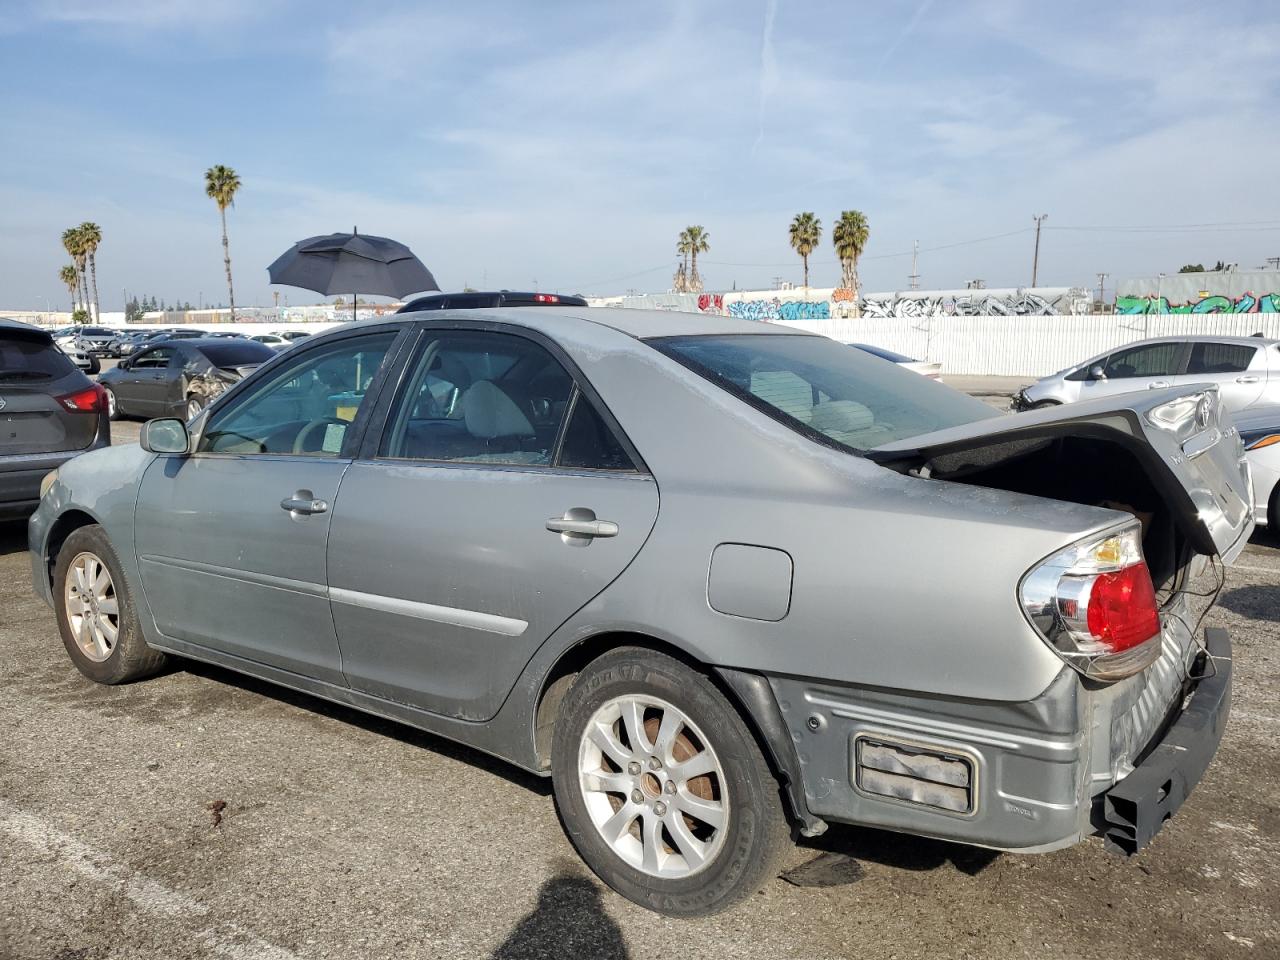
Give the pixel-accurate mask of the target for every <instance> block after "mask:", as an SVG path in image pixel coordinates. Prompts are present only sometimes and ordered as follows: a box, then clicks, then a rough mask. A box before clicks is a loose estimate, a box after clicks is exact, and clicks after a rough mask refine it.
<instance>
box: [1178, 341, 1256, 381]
mask: <svg viewBox="0 0 1280 960" xmlns="http://www.w3.org/2000/svg"><path fill="white" fill-rule="evenodd" d="M1257 352H1258V348H1257V347H1250V346H1248V345H1246V344H1242V343H1196V344H1193V345H1192V347H1191V361H1190V362H1189V363H1188V364H1187V373H1189V374H1196V373H1241V372H1243V371H1245V370H1248V369H1249V364H1251V363H1252V362H1253V355H1254V354H1255V353H1257Z"/></svg>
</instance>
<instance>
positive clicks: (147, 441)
mask: <svg viewBox="0 0 1280 960" xmlns="http://www.w3.org/2000/svg"><path fill="white" fill-rule="evenodd" d="M138 443H139V444H140V445H141V446H142V449H143V450H146V451H147V453H180V454H181V453H186V452H187V450H188V449H189V448H190V446H191V438H190V437H189V436H188V435H187V425H186V424H185V423H183V422H182V421H181V420H179V419H178V418H177V417H165V418H164V419H162V420H148V421H147V422H146V423H144V424H143V425H142V432H141V433H140V434H139V435H138Z"/></svg>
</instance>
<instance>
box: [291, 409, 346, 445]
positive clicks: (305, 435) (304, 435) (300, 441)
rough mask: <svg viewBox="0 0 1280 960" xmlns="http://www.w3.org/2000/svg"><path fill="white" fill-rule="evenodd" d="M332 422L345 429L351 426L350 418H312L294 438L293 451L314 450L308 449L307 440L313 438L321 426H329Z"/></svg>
mask: <svg viewBox="0 0 1280 960" xmlns="http://www.w3.org/2000/svg"><path fill="white" fill-rule="evenodd" d="M331 423H332V424H337V425H338V426H340V427H342V428H343V429H344V430H345V429H346V428H347V427H349V426H351V421H350V420H343V419H342V418H341V417H320V418H319V419H318V420H312V421H311V422H309V423H308V424H307V425H306V426H304V427H303V428H302V429H301V430H299V431H298V435H297V436H296V437H294V438H293V452H294V453H310V452H312V451H309V450H307V441H308V440H310V439H311V435H312V434H313V433H315V432H316V431H317V430H319V429H320V428H321V427H327V426H328V425H329V424H331Z"/></svg>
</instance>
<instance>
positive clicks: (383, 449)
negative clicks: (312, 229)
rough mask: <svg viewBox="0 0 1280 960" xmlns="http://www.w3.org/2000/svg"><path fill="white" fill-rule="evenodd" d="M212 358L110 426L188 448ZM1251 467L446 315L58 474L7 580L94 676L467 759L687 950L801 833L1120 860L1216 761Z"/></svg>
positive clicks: (1153, 444)
mask: <svg viewBox="0 0 1280 960" xmlns="http://www.w3.org/2000/svg"><path fill="white" fill-rule="evenodd" d="M232 346H235V347H243V346H247V345H243V344H235V343H232V342H229V341H221V340H212V339H208V338H205V339H199V340H194V339H193V340H187V341H173V342H172V343H165V344H161V345H157V346H154V347H151V348H148V350H147V352H146V354H141V353H140V354H139V357H138V359H144V358H145V356H146V355H148V354H151V353H152V352H154V351H170V352H171V355H170V356H169V358H168V359H167V360H166V361H165V363H164V365H163V367H157V368H152V367H150V366H148V365H146V364H141V365H138V364H133V363H131V364H129V365H127V366H126V367H125V369H124V371H123V373H117V374H116V375H115V376H113V375H112V374H108V375H106V376H105V377H104V386H105V387H106V388H107V389H108V390H111V391H113V392H114V391H118V390H121V389H123V385H124V383H125V382H126V378H127V377H128V376H129V375H136V376H137V377H138V378H139V383H138V384H137V386H136V389H137V390H138V391H139V393H138V394H137V397H138V399H137V400H131V401H129V402H135V403H139V404H140V403H142V402H144V400H143V392H145V391H147V390H150V389H154V390H155V391H156V392H155V393H154V394H149V396H150V397H151V399H150V401H148V402H150V403H151V404H153V406H151V407H149V408H148V409H147V410H146V411H143V410H142V408H141V406H138V407H136V409H138V410H139V412H146V413H152V412H156V413H160V412H162V411H165V410H166V409H168V410H173V411H179V410H180V411H181V412H182V413H183V414H186V413H190V412H192V411H191V410H190V409H189V408H185V407H183V406H182V405H181V404H182V401H184V400H187V399H188V398H189V394H187V393H186V392H185V391H186V386H185V385H189V384H190V383H191V382H192V380H191V378H190V377H189V375H188V374H187V373H186V369H187V366H188V364H189V363H190V362H191V360H190V354H193V353H200V354H202V355H203V357H204V359H205V360H206V361H207V362H208V363H209V365H210V368H212V369H213V370H214V371H215V375H216V376H221V375H222V374H223V373H225V372H226V371H227V370H228V366H227V364H228V363H230V369H235V370H236V371H237V372H241V373H243V372H247V371H246V370H243V369H241V368H242V366H243V367H248V366H251V364H243V365H242V364H241V363H240V359H241V358H236V359H235V360H232V361H229V360H227V359H226V358H219V357H218V356H216V352H217V348H218V347H224V348H226V347H232ZM262 350H265V348H260V355H263V356H265V354H266V353H269V352H270V351H265V353H263V352H262ZM179 354H181V355H182V359H179ZM249 359H251V360H252V359H254V358H249ZM151 369H157V370H158V373H157V374H156V376H157V379H156V381H155V382H154V383H150V382H143V381H144V380H145V377H144V372H145V371H147V370H151ZM178 370H182V371H183V373H182V374H181V376H175V372H176V371H178ZM148 376H149V375H148ZM174 381H176V382H180V383H182V384H184V387H183V389H182V390H181V391H179V392H170V393H162V388H161V386H160V384H161V383H162V382H163V383H164V384H169V383H170V382H174ZM163 389H166V390H167V389H169V388H168V386H165V387H164V388H163ZM121 402H122V397H121V396H118V397H117V399H116V406H117V410H119V408H120V406H121ZM1242 460H1243V457H1242V450H1241V444H1240V440H1239V439H1238V438H1237V436H1236V430H1235V429H1234V428H1233V427H1232V425H1231V423H1230V420H1229V417H1228V415H1227V414H1226V412H1225V411H1224V409H1223V406H1222V404H1221V402H1220V400H1219V392H1218V390H1216V389H1212V388H1210V389H1205V388H1204V387H1203V386H1200V385H1193V386H1190V387H1169V388H1164V389H1152V390H1148V391H1143V392H1139V393H1127V394H1124V395H1120V396H1109V397H1105V398H1101V399H1098V400H1095V401H1093V402H1084V403H1075V404H1071V405H1068V406H1063V407H1060V408H1055V409H1052V410H1043V409H1042V410H1036V411H1030V412H1026V413H1021V414H1017V415H1013V416H1000V415H999V414H998V413H997V412H996V411H994V410H992V409H991V408H990V407H988V406H986V405H985V404H983V403H981V402H979V401H977V400H975V399H973V398H970V397H967V396H965V395H963V394H960V393H957V392H956V391H954V390H951V389H950V388H948V387H946V386H944V385H942V384H940V383H937V382H935V381H933V380H931V379H929V378H928V377H925V376H919V375H917V374H915V373H912V372H908V371H906V370H904V369H903V368H902V365H901V364H896V363H887V362H885V361H884V360H882V359H879V358H876V357H873V356H870V355H869V354H867V353H866V352H865V351H862V350H857V349H850V348H849V347H848V346H847V345H844V344H839V343H836V342H834V341H832V340H829V339H827V338H824V337H821V336H816V335H811V334H806V333H802V332H799V331H795V330H791V329H788V328H785V327H782V326H780V325H775V324H761V323H753V322H750V321H740V320H734V319H730V318H725V317H710V316H694V315H686V314H677V313H666V312H653V311H640V310H598V311H587V310H586V309H585V308H577V307H575V308H573V309H572V310H569V311H566V310H564V309H517V310H509V311H505V312H500V313H499V312H495V313H492V314H487V315H485V316H483V317H480V318H478V317H476V315H475V314H468V313H467V312H466V311H453V310H448V309H446V310H443V311H430V312H422V313H407V314H397V315H395V316H393V317H390V318H385V319H382V320H379V321H375V322H363V323H358V324H351V325H348V326H345V327H340V328H337V329H334V330H332V331H328V332H326V333H324V334H321V335H319V336H317V337H314V338H312V339H310V340H309V341H307V342H306V343H305V344H303V345H300V346H298V347H296V348H294V349H291V350H289V351H287V352H285V353H283V354H279V355H275V356H272V357H271V358H270V359H268V360H267V361H266V362H265V363H264V364H263V365H262V367H261V369H260V370H257V371H256V372H254V373H251V374H250V376H249V377H248V378H246V379H243V380H241V381H239V382H238V383H235V384H232V385H230V386H229V387H228V388H227V389H226V390H225V392H223V393H222V394H221V395H219V396H217V397H216V398H215V399H214V400H213V402H212V403H211V404H210V405H209V406H207V407H206V408H204V409H203V410H201V411H200V412H199V413H198V414H197V415H196V416H195V417H194V418H192V419H189V420H184V419H182V418H181V417H178V418H162V419H156V420H152V421H150V422H148V423H147V424H145V425H144V427H143V430H142V435H141V441H140V445H138V446H129V447H119V448H115V449H111V450H103V451H94V452H92V453H89V454H87V455H85V456H81V457H78V458H76V459H74V460H71V461H70V462H69V463H67V464H66V465H64V466H63V467H62V468H61V469H59V470H58V471H57V472H56V473H54V474H52V475H51V476H50V477H48V478H47V479H46V481H45V483H44V487H45V490H44V495H43V498H42V499H41V501H40V505H39V507H38V509H37V511H36V513H35V515H34V516H33V518H32V520H31V523H30V526H29V534H30V547H31V561H32V573H33V582H34V586H35V589H36V591H37V593H38V594H39V595H40V596H41V597H42V598H44V599H45V600H46V602H48V603H49V604H50V605H51V606H53V607H54V609H55V611H56V616H57V620H58V626H59V630H60V631H61V635H62V639H63V643H64V646H65V648H66V650H67V652H68V655H69V656H70V658H71V659H72V661H73V662H74V663H75V665H76V667H77V668H78V669H79V670H80V671H81V672H82V673H84V675H85V676H87V677H90V678H91V679H93V680H96V681H98V682H102V683H120V682H124V681H128V680H133V679H137V678H141V677H144V676H146V675H148V674H151V673H154V672H155V671H157V670H159V669H160V668H161V667H162V666H163V664H164V662H165V659H166V657H168V656H170V655H178V656H183V657H189V658H193V659H197V660H203V661H206V662H211V663H215V664H220V665H223V666H226V667H228V668H230V669H233V670H238V671H242V672H246V673H249V674H252V675H255V676H258V677H261V678H264V679H267V680H269V681H271V682H274V683H279V684H283V685H285V686H290V687H294V688H297V689H300V690H303V691H306V692H309V693H311V694H314V695H317V696H320V697H325V698H329V699H332V700H335V701H338V702H341V703H344V704H347V705H349V706H353V707H355V708H357V709H363V710H368V711H370V712H372V713H375V714H378V715H380V716H384V717H391V718H395V719H397V720H399V721H402V722H404V723H407V724H409V725H412V726H416V727H419V728H422V729H425V730H429V731H432V732H435V733H437V734H440V735H443V736H447V737H451V738H454V739H457V740H460V741H463V742H466V743H469V744H471V745H473V746H475V747H477V748H478V749H480V750H483V751H485V752H487V753H490V754H493V755H496V756H498V757H501V758H504V759H506V760H508V761H510V762H512V763H514V764H516V765H518V766H520V767H523V768H525V769H527V770H530V771H533V772H535V773H538V774H541V775H546V776H550V778H551V781H552V786H553V792H554V796H555V801H556V804H557V807H558V809H559V812H560V816H561V820H562V822H563V823H564V825H565V828H566V830H567V832H568V835H569V837H570V839H571V841H572V842H573V844H574V845H575V847H576V848H577V850H578V851H579V853H580V854H581V855H582V857H583V858H584V859H585V860H586V862H587V863H588V864H590V866H591V867H592V868H593V869H594V870H595V871H596V873H597V874H598V875H599V876H600V877H602V878H603V879H604V880H605V881H606V882H608V883H609V884H610V885H612V886H613V887H614V888H615V889H617V890H618V891H619V892H621V893H622V894H623V895H624V896H627V897H629V898H631V899H632V900H634V901H636V902H638V903H641V904H643V905H645V906H647V907H649V908H651V909H655V910H659V911H662V912H665V913H669V914H674V915H686V916H688V915H697V914H705V913H710V912H714V911H717V910H721V909H724V908H725V907H727V906H728V905H730V904H732V903H735V902H738V901H740V900H742V899H743V898H745V897H747V896H749V895H750V894H751V893H753V892H754V891H755V890H756V889H757V888H758V886H759V885H760V883H762V882H763V880H764V879H765V878H767V877H768V876H769V875H770V872H771V871H772V870H773V869H774V868H775V867H776V865H777V864H778V862H779V859H780V857H781V856H782V854H783V852H784V851H785V849H786V847H787V844H788V841H789V836H790V831H791V830H792V829H794V830H798V831H799V832H800V833H803V834H805V835H808V836H813V835H816V834H818V833H821V832H822V831H823V830H824V829H825V828H826V825H827V824H828V823H830V822H837V821H839V822H850V823H856V824H865V825H872V826H876V827H880V828H887V829H892V830H897V831H901V832H907V833H915V834H923V835H927V836H931V837H938V838H943V839H948V840H953V841H959V842H964V843H971V844H977V845H980V846H984V847H990V848H995V849H1001V850H1011V851H1018V850H1028V851H1042V850H1050V849H1056V848H1059V847H1063V846H1067V845H1070V844H1073V843H1076V842H1078V841H1080V840H1081V839H1083V838H1084V837H1087V836H1090V835H1095V834H1099V833H1100V834H1102V835H1103V836H1104V837H1105V840H1106V842H1107V844H1108V846H1109V847H1110V848H1112V849H1113V850H1115V851H1117V852H1121V853H1125V854H1132V853H1134V852H1136V851H1137V850H1139V849H1142V848H1143V847H1144V846H1145V845H1146V844H1147V843H1148V842H1149V841H1150V840H1151V839H1152V837H1153V835H1154V834H1155V833H1156V832H1157V831H1158V830H1160V829H1161V827H1162V825H1163V824H1164V822H1165V821H1167V820H1168V819H1169V818H1170V817H1171V816H1173V815H1174V814H1175V813H1176V811H1177V809H1178V807H1179V806H1180V805H1181V804H1182V803H1183V802H1184V801H1185V800H1186V799H1187V796H1188V794H1189V793H1190V791H1191V790H1192V788H1193V787H1194V786H1195V784H1196V783H1197V782H1198V781H1199V779H1200V777H1201V776H1202V774H1203V772H1204V770H1205V768H1206V767H1207V765H1208V763H1209V761H1210V759H1211V758H1212V757H1213V755H1214V753H1215V751H1216V749H1217V746H1218V743H1219V740H1220V738H1221V736H1222V733H1223V729H1224V727H1225V723H1226V717H1227V713H1228V710H1229V702H1230V685H1231V641H1230V638H1229V637H1228V636H1227V635H1226V633H1225V632H1224V631H1220V630H1210V631H1207V632H1206V633H1204V634H1203V635H1202V636H1195V635H1193V634H1194V628H1193V627H1192V626H1191V624H1193V623H1198V620H1197V618H1196V616H1195V615H1193V614H1192V612H1191V610H1190V608H1189V604H1190V602H1191V601H1190V599H1189V591H1188V589H1187V588H1186V587H1187V584H1188V583H1189V582H1190V581H1191V580H1192V579H1193V578H1194V577H1196V576H1197V575H1198V574H1199V573H1201V572H1203V571H1204V570H1205V569H1206V567H1207V565H1208V563H1209V560H1210V558H1211V557H1212V556H1214V555H1217V556H1220V557H1222V559H1223V560H1224V561H1225V562H1228V563H1229V562H1231V561H1232V560H1233V559H1234V558H1235V557H1236V556H1237V555H1238V553H1239V551H1240V550H1241V549H1242V548H1243V546H1244V543H1245V542H1246V540H1247V539H1248V537H1249V535H1250V532H1251V531H1252V529H1253V519H1252V514H1251V511H1250V505H1249V503H1248V494H1249V482H1250V481H1249V471H1248V468H1247V467H1246V466H1245V465H1244V463H1243V462H1242ZM1064 465H1066V467H1065V468H1064ZM659 486H660V487H661V497H659V495H658V490H659ZM176 517H181V518H182V522H181V523H176V522H175V518H176ZM922 543H929V544H930V545H931V549H928V550H921V549H920V544H922ZM655 598H659V599H660V601H661V602H655ZM1170 784H1173V786H1172V787H1171V786H1170ZM1171 839H1172V838H1171Z"/></svg>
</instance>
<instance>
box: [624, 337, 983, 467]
mask: <svg viewBox="0 0 1280 960" xmlns="http://www.w3.org/2000/svg"><path fill="white" fill-rule="evenodd" d="M649 342H650V343H651V344H652V345H653V346H655V347H657V348H658V349H659V350H661V351H662V352H663V353H666V354H667V355H668V356H670V357H672V358H674V359H676V360H678V361H679V362H681V363H683V364H684V365H685V366H687V367H689V368H690V369H692V370H693V371H694V372H695V373H698V374H700V375H701V376H703V377H705V378H706V379H708V380H710V381H711V382H712V383H714V384H716V385H717V386H719V387H722V388H723V389H725V390H727V391H728V392H729V393H732V394H733V395H734V396H737V397H739V398H740V399H742V400H745V401H746V402H747V403H749V404H751V405H752V406H754V407H756V408H757V409H759V410H762V411H764V412H765V413H767V414H769V415H770V416H772V417H774V419H776V420H780V421H781V422H783V423H785V424H786V425H788V426H790V427H792V428H794V429H796V430H797V431H799V432H801V433H804V434H806V435H808V436H811V437H814V438H815V439H822V440H826V441H829V442H832V443H834V444H836V445H838V446H841V447H844V448H847V449H851V450H855V451H856V450H865V449H869V448H871V447H875V446H879V445H880V444H884V443H889V442H891V441H894V440H900V439H904V438H906V437H914V436H919V435H920V434H922V433H929V432H931V431H933V430H941V429H943V428H945V427H954V426H956V425H958V424H961V423H971V422H972V421H974V420H981V419H985V418H987V417H992V416H998V414H996V412H995V411H994V410H993V409H992V408H990V407H988V406H987V405H986V404H984V403H983V402H982V401H980V400H975V399H973V398H972V397H968V396H966V395H964V394H962V393H960V392H959V391H957V390H953V389H951V388H950V387H947V386H943V385H942V384H940V383H937V382H936V381H933V380H930V379H929V378H927V377H922V376H919V375H918V374H915V373H912V372H911V371H909V370H903V369H902V368H901V367H898V366H896V365H891V364H887V363H882V362H881V361H880V360H877V359H876V358H874V357H870V356H868V355H867V354H865V353H863V352H862V351H861V350H850V349H849V347H848V346H846V345H845V344H842V343H837V342H836V341H834V340H829V339H827V338H826V337H810V336H800V335H780V336H772V335H763V334H735V335H730V336H715V337H666V338H662V339H659V340H651V341H649Z"/></svg>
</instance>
